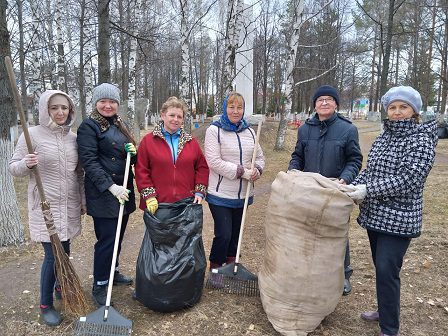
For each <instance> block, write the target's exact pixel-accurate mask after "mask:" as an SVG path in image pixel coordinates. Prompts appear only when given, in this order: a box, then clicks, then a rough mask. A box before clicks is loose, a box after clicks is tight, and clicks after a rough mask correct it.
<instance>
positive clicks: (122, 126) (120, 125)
mask: <svg viewBox="0 0 448 336" xmlns="http://www.w3.org/2000/svg"><path fill="white" fill-rule="evenodd" d="M93 111H94V112H97V113H99V112H98V110H97V108H96V106H95V107H94V108H93ZM115 115H116V116H118V113H116V114H115ZM114 117H115V116H114ZM116 121H117V124H118V129H119V130H120V132H121V133H123V134H124V136H125V137H126V138H128V140H129V142H132V144H133V145H134V146H135V145H136V144H137V141H135V139H134V137H133V136H132V134H131V132H129V130H128V128H127V127H126V125H125V123H124V122H123V120H121V118H116Z"/></svg>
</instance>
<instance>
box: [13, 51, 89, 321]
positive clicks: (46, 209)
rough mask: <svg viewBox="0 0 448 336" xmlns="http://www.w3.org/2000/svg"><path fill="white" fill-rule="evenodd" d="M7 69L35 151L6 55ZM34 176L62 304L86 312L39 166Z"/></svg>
mask: <svg viewBox="0 0 448 336" xmlns="http://www.w3.org/2000/svg"><path fill="white" fill-rule="evenodd" d="M5 63H6V69H7V72H8V77H9V82H10V84H11V87H12V92H13V95H14V100H15V102H16V105H17V108H18V110H19V116H20V121H21V123H22V127H23V134H24V136H25V140H26V145H27V147H28V153H30V154H32V153H34V150H33V146H32V144H31V139H30V135H29V133H28V128H27V125H26V119H25V113H24V112H23V106H22V100H21V99H20V95H19V89H18V88H17V85H16V81H15V76H14V71H13V68H12V63H11V59H10V58H9V56H6V57H5ZM33 171H34V177H35V179H36V184H37V189H38V191H39V195H40V199H41V208H42V214H43V216H44V220H45V225H46V227H47V230H48V234H49V235H50V242H51V247H52V249H53V254H54V264H55V269H56V274H57V277H58V281H59V284H60V286H61V296H62V304H63V305H64V309H65V310H66V311H67V308H68V309H69V310H70V311H71V312H72V313H74V314H76V315H81V314H84V313H85V312H86V311H87V307H88V306H87V301H86V297H85V296H84V292H83V290H82V287H81V282H80V281H79V278H78V275H77V274H76V271H75V269H74V267H73V265H72V263H71V262H70V259H69V258H68V255H67V254H66V253H65V251H64V248H63V247H62V244H61V241H60V239H59V236H58V233H57V230H56V227H55V226H54V219H53V214H52V213H51V210H50V203H49V202H48V201H47V199H46V198H45V193H44V188H43V185H42V180H41V178H40V174H39V170H38V168H37V166H34V167H33Z"/></svg>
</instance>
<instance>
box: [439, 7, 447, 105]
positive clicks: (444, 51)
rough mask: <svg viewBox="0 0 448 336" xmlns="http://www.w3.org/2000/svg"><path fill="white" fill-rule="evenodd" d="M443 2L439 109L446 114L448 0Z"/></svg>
mask: <svg viewBox="0 0 448 336" xmlns="http://www.w3.org/2000/svg"><path fill="white" fill-rule="evenodd" d="M444 4H445V9H444V12H445V32H444V37H443V48H442V79H441V80H442V93H441V96H442V103H441V105H442V106H441V107H440V111H441V113H442V114H446V112H447V111H446V100H447V95H448V0H445V1H444Z"/></svg>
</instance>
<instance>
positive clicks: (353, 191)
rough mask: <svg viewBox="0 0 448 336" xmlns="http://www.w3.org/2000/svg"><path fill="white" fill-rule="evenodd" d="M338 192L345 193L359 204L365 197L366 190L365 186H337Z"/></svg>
mask: <svg viewBox="0 0 448 336" xmlns="http://www.w3.org/2000/svg"><path fill="white" fill-rule="evenodd" d="M339 190H341V191H343V192H345V193H346V194H347V196H349V197H350V198H351V199H352V200H353V201H354V202H355V203H356V204H360V203H361V202H362V201H363V199H364V198H365V197H366V196H367V188H366V185H365V184H358V185H353V184H350V185H344V184H341V185H340V186H339Z"/></svg>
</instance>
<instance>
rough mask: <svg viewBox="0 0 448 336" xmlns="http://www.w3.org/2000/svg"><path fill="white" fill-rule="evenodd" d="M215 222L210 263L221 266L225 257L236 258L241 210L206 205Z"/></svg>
mask: <svg viewBox="0 0 448 336" xmlns="http://www.w3.org/2000/svg"><path fill="white" fill-rule="evenodd" d="M208 206H209V208H210V211H211V213H212V216H213V220H214V222H215V237H214V238H213V244H212V249H211V251H210V258H209V260H210V262H213V263H215V264H219V265H222V264H223V263H225V262H226V259H227V257H236V250H237V248H238V238H239V234H240V227H241V218H242V216H243V208H237V209H234V208H227V207H223V206H219V205H213V204H210V203H209V204H208Z"/></svg>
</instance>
